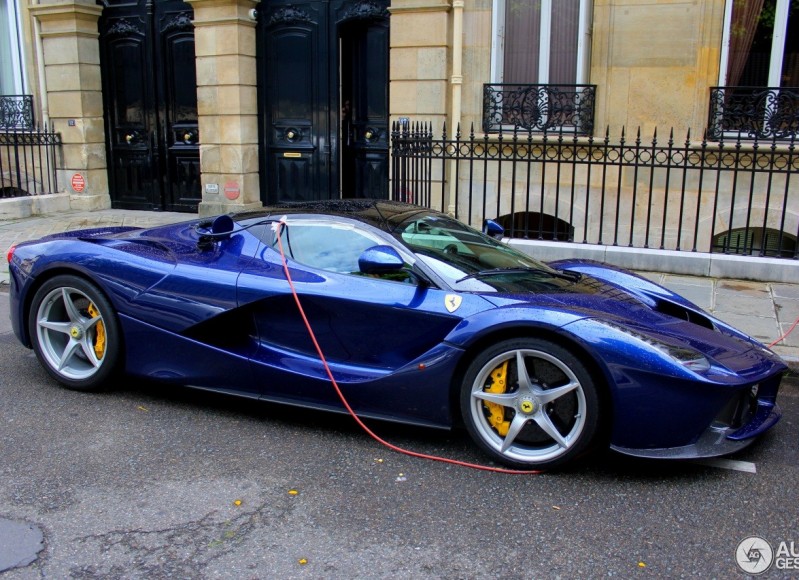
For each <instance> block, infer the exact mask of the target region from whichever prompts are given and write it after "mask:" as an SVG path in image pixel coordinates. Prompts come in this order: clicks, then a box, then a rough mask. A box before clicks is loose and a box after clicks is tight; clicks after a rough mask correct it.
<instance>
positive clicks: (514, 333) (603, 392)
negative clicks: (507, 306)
mask: <svg viewBox="0 0 799 580" xmlns="http://www.w3.org/2000/svg"><path fill="white" fill-rule="evenodd" d="M517 338H540V339H544V340H548V341H550V342H552V343H554V344H557V345H558V346H560V347H562V348H564V349H566V350H568V351H569V352H571V353H572V354H573V355H574V356H576V357H577V358H578V359H580V362H581V363H582V364H583V365H584V366H585V367H586V370H588V372H589V373H590V374H591V377H592V378H593V379H594V380H595V381H596V385H597V390H598V391H599V399H600V405H601V412H602V416H603V417H604V419H603V424H602V425H600V435H601V436H602V437H605V438H608V437H609V436H610V432H611V427H612V425H613V421H614V418H613V407H612V405H611V392H610V378H609V372H608V370H607V368H605V366H604V365H602V364H601V363H600V362H599V361H598V360H597V359H596V357H595V356H594V355H593V354H592V353H591V351H590V350H589V349H588V347H586V346H585V345H584V344H582V343H581V342H580V341H579V340H576V339H575V338H574V337H572V336H569V335H567V334H566V333H563V332H560V331H558V330H557V329H553V328H551V327H541V326H530V325H518V326H511V327H503V328H501V329H494V330H492V331H491V332H488V333H486V334H484V335H481V336H479V337H477V338H476V339H475V340H474V341H472V342H471V343H470V344H469V345H468V346H467V347H466V348H465V350H464V353H463V356H461V358H460V360H459V361H458V365H457V367H456V369H455V372H454V373H453V375H452V381H451V383H450V386H449V389H450V390H449V401H450V411H451V413H452V417H451V421H452V424H453V425H457V426H462V423H463V418H462V417H461V415H460V412H459V411H458V410H459V409H460V404H459V398H460V389H461V386H462V383H463V380H464V377H465V375H466V371H467V369H468V368H469V365H470V364H471V361H472V360H473V359H474V357H475V356H476V355H477V354H478V353H480V352H481V351H483V350H485V349H486V348H488V347H489V346H490V345H491V344H495V343H497V342H500V341H505V340H512V339H517Z"/></svg>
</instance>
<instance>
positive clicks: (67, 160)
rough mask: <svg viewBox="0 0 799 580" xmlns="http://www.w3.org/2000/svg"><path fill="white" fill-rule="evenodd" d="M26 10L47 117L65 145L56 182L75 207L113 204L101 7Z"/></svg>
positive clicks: (78, 0)
mask: <svg viewBox="0 0 799 580" xmlns="http://www.w3.org/2000/svg"><path fill="white" fill-rule="evenodd" d="M29 10H30V13H31V14H32V15H33V16H34V17H35V18H37V19H38V21H39V24H40V27H41V39H42V48H43V54H44V69H45V75H46V85H47V100H48V104H49V114H50V120H51V122H52V123H53V126H54V128H55V130H56V131H57V132H59V133H61V139H62V141H63V144H64V145H63V153H64V159H63V164H62V165H61V167H62V169H61V171H60V173H59V183H60V184H62V186H64V185H65V186H66V190H67V191H68V192H70V193H71V194H72V195H71V197H70V203H71V206H72V208H74V209H83V210H91V209H102V208H108V207H111V198H110V196H109V195H108V172H107V169H106V167H107V166H106V154H105V129H104V125H103V98H102V86H101V82H100V47H99V42H98V32H97V20H98V19H99V17H100V14H101V12H102V7H100V6H97V5H96V4H95V3H94V2H93V1H92V0H85V1H82V0H72V1H67V2H60V1H59V2H58V3H55V2H45V3H41V4H35V5H31V6H30V7H29Z"/></svg>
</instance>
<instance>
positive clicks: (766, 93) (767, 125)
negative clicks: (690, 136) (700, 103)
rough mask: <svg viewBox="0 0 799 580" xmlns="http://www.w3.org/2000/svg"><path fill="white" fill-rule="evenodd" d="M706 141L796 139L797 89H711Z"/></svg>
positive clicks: (798, 116) (798, 131) (798, 128)
mask: <svg viewBox="0 0 799 580" xmlns="http://www.w3.org/2000/svg"><path fill="white" fill-rule="evenodd" d="M707 126H708V138H710V139H719V138H722V137H724V136H730V135H732V136H734V137H736V138H738V137H740V138H744V139H747V138H748V139H793V138H796V137H797V136H799V88H797V87H783V88H779V87H711V89H710V113H709V116H708V122H707Z"/></svg>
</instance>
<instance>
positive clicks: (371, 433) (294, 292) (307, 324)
mask: <svg viewBox="0 0 799 580" xmlns="http://www.w3.org/2000/svg"><path fill="white" fill-rule="evenodd" d="M285 225H286V222H285V218H282V219H281V220H280V221H278V222H275V224H274V225H273V226H272V227H273V229H274V231H275V237H276V238H277V245H278V249H279V250H280V259H281V260H282V262H283V272H284V273H285V274H286V281H287V282H288V283H289V288H291V294H292V296H294V302H295V303H296V304H297V309H298V310H299V311H300V316H301V317H302V321H303V323H304V324H305V328H306V329H307V330H308V335H309V336H310V337H311V341H312V342H313V345H314V348H315V349H316V353H317V354H318V355H319V359H320V360H321V361H322V365H323V366H324V368H325V372H326V373H327V378H328V379H330V383H331V384H332V385H333V388H334V389H335V390H336V394H337V395H338V398H339V399H340V400H341V403H342V404H343V405H344V408H345V409H347V412H348V413H349V414H350V416H351V417H352V418H353V419H355V422H356V423H358V425H359V426H360V427H361V429H363V430H364V431H366V433H367V434H368V435H369V436H370V437H371V438H372V439H374V440H375V441H377V442H378V443H380V444H381V445H384V446H386V447H388V448H389V449H391V450H392V451H396V452H397V453H402V454H403V455H410V456H411V457H419V458H421V459H430V460H433V461H441V462H443V463H451V464H452V465H460V466H462V467H470V468H472V469H480V470H482V471H492V472H495V473H510V474H514V475H535V474H539V473H541V471H532V470H519V469H506V468H502V467H490V466H487V465H480V464H477V463H469V462H467V461H458V460H457V459H449V458H447V457H439V456H437V455H427V454H425V453H418V452H416V451H410V450H409V449H403V448H402V447H397V446H396V445H394V444H392V443H389V442H388V441H386V440H385V439H383V438H382V437H380V436H379V435H377V434H376V433H375V432H374V431H372V430H371V429H370V428H369V427H368V426H367V425H366V423H364V422H363V421H362V420H361V418H360V417H358V415H357V414H356V413H355V411H353V409H352V407H350V404H349V403H348V402H347V399H346V398H345V397H344V393H342V392H341V389H340V388H339V386H338V383H337V382H336V379H335V378H334V377H333V373H332V371H331V370H330V366H329V365H328V364H327V359H326V358H325V355H324V353H323V352H322V349H321V347H320V346H319V343H318V342H317V340H316V335H315V334H314V331H313V329H312V328H311V324H310V322H308V317H307V316H306V315H305V310H304V309H303V307H302V304H301V303H300V297H299V295H298V294H297V290H296V289H295V288H294V282H293V281H292V279H291V274H290V273H289V266H288V262H287V261H286V254H285V252H284V251H283V241H282V240H281V236H280V234H281V231H282V228H283V226H285Z"/></svg>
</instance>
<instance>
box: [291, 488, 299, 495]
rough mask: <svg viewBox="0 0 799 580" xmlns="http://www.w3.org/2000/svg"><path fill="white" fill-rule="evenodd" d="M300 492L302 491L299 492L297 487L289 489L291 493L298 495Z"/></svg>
mask: <svg viewBox="0 0 799 580" xmlns="http://www.w3.org/2000/svg"><path fill="white" fill-rule="evenodd" d="M299 493H300V492H299V491H297V490H296V489H290V490H289V495H297V494H299Z"/></svg>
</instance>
